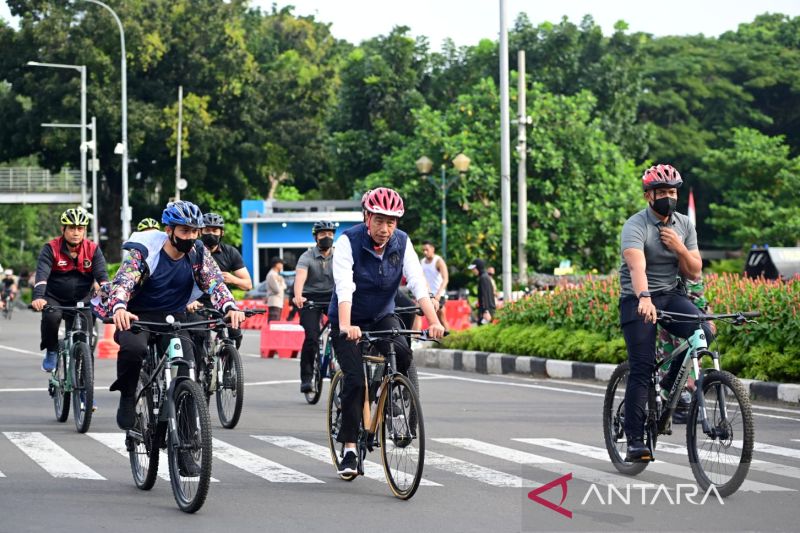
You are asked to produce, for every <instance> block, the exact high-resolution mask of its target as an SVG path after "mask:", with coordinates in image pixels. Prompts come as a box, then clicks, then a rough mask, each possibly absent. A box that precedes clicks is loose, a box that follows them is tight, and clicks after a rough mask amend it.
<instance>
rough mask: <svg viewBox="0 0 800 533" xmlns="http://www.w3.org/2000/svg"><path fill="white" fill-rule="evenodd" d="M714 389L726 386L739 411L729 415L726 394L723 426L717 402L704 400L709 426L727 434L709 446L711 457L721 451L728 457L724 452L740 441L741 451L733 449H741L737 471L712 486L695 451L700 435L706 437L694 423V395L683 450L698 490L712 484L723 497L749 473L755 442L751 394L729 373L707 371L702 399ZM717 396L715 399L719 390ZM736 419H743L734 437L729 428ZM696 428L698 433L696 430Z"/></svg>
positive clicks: (695, 421) (696, 408)
mask: <svg viewBox="0 0 800 533" xmlns="http://www.w3.org/2000/svg"><path fill="white" fill-rule="evenodd" d="M717 386H720V387H726V388H727V389H728V390H730V392H731V393H732V396H733V398H735V399H736V402H737V404H738V410H737V411H736V412H735V413H732V409H731V407H732V406H731V400H732V398H731V399H729V398H728V394H727V393H726V394H725V399H726V401H725V403H726V409H727V412H728V415H729V419H728V420H729V422H728V423H727V424H725V425H721V424H719V423H718V422H717V421H716V415H718V414H719V410H718V403H717V402H716V401H714V402H710V401H709V400H708V399H706V401H705V403H706V413H707V416H708V417H709V424H711V425H712V426H713V428H714V429H718V428H719V429H722V430H723V431H724V433H726V434H727V435H724V438H725V440H724V442H723V441H722V439H720V441H719V444H718V445H715V446H712V448H714V447H716V448H717V449H716V450H713V449H712V455H713V454H716V455H717V456H718V457H719V454H720V452H725V453H724V455H726V456H727V455H728V454H727V451H728V450H730V449H732V444H733V441H734V440H738V439H741V441H742V445H741V448H738V447H737V448H736V449H740V450H741V457H740V458H739V463H738V464H737V465H736V470H735V471H734V472H733V473H732V474H731V476H730V479H729V480H728V481H726V482H724V483H715V482H714V480H713V479H711V477H710V476H709V473H708V472H707V471H706V469H705V468H704V467H703V464H704V461H703V460H702V457H701V453H700V451H701V450H698V442H697V439H698V437H699V436H701V435H705V434H704V433H702V425H700V424H699V422H698V420H697V418H698V414H699V406H698V403H697V396H696V395H695V396H693V398H692V404H691V406H690V407H689V416H688V418H687V421H686V448H687V449H688V451H689V464H690V465H691V467H692V473H693V474H694V477H695V480H696V481H697V484H698V485H699V486H700V488H701V489H702V490H708V488H709V487H710V486H711V485H714V487H715V488H716V490H717V492H718V493H719V495H720V496H721V497H723V498H725V497H727V496H730V495H731V494H733V493H734V492H736V491H737V490H738V489H739V487H740V486H741V484H742V483H743V482H744V480H745V478H746V477H747V473H748V471H749V470H750V461H751V459H752V456H753V442H754V441H755V427H754V423H753V412H752V406H751V404H750V395H749V394H748V392H747V389H746V388H745V386H744V385H743V384H742V382H741V381H739V379H738V378H737V377H736V376H734V375H733V374H731V373H730V372H726V371H724V370H723V371H716V370H710V371H709V372H708V373H707V374H706V375H705V377H704V379H703V395H704V396H705V395H706V393H709V392H712V387H714V388H715V389H716V388H717ZM716 394H717V397H718V389H717V393H716ZM737 417H739V418H741V420H742V429H741V435H737V434H735V430H734V429H733V427H732V426H733V421H734V419H735V418H737ZM720 422H721V421H720ZM698 427H699V428H700V431H698ZM714 442H716V439H714V440H713V441H712V443H714ZM723 448H724V449H723ZM718 474H719V473H718ZM712 475H713V472H712Z"/></svg>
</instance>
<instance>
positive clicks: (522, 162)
mask: <svg viewBox="0 0 800 533" xmlns="http://www.w3.org/2000/svg"><path fill="white" fill-rule="evenodd" d="M517 76H518V77H519V79H518V80H517V151H518V152H519V166H518V167H517V267H518V270H519V283H520V285H527V284H528V255H527V252H526V251H525V245H526V244H527V243H528V177H527V174H526V169H525V166H526V164H527V157H528V154H527V150H528V147H527V141H528V138H527V131H526V126H527V123H528V110H527V104H526V101H525V89H526V86H527V82H526V81H525V50H520V51H519V53H518V54H517Z"/></svg>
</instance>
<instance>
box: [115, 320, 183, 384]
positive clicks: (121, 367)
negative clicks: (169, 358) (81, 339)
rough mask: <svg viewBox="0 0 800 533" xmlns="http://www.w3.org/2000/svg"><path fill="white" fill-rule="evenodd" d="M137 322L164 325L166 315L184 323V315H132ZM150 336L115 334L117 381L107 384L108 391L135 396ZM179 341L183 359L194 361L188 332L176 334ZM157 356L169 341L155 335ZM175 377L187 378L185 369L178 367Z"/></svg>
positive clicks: (162, 336) (126, 333)
mask: <svg viewBox="0 0 800 533" xmlns="http://www.w3.org/2000/svg"><path fill="white" fill-rule="evenodd" d="M134 314H136V315H137V316H138V317H139V320H142V321H146V322H164V319H165V318H166V316H167V315H169V314H171V315H172V316H174V317H175V321H176V322H186V314H185V313H166V312H157V311H156V312H136V313H134ZM150 335H151V333H149V332H145V331H141V332H139V333H133V332H132V331H131V330H127V331H117V332H116V333H115V334H114V340H115V341H116V342H117V344H119V355H118V356H117V380H116V381H115V382H114V383H112V384H111V388H110V390H112V391H115V390H118V391H120V392H121V393H122V396H123V397H132V396H134V395H135V394H136V384H137V383H138V381H139V371H140V370H141V369H142V361H143V360H144V358H145V357H146V356H147V345H148V342H149V340H150ZM179 336H180V339H181V349H182V351H183V359H185V360H187V361H192V360H193V358H194V345H193V343H192V341H191V339H190V337H189V332H188V331H181V332H180V333H179ZM157 338H158V352H159V354H162V353H164V351H165V350H166V349H167V346H168V345H169V337H168V336H165V335H159V336H158V337H157ZM178 372H179V375H188V374H187V369H186V367H185V366H183V365H180V366H179V370H178Z"/></svg>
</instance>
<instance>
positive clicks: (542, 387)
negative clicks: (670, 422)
mask: <svg viewBox="0 0 800 533" xmlns="http://www.w3.org/2000/svg"><path fill="white" fill-rule="evenodd" d="M429 375H431V376H441V377H442V378H443V379H452V380H455V381H468V382H470V383H485V384H488V385H507V386H510V387H521V388H524V389H538V390H549V391H555V392H568V393H570V394H578V395H580V396H593V397H595V398H603V397H605V394H600V393H599V392H587V391H582V390H572V389H562V388H560V387H548V386H546V385H534V384H532V383H514V382H511V381H491V380H488V379H476V378H465V377H461V376H450V375H447V374H429Z"/></svg>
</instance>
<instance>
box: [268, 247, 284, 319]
mask: <svg viewBox="0 0 800 533" xmlns="http://www.w3.org/2000/svg"><path fill="white" fill-rule="evenodd" d="M281 272H283V259H281V258H280V257H273V258H272V261H270V263H269V272H267V307H268V308H269V321H270V322H272V321H273V320H280V319H281V311H282V310H283V300H284V296H285V294H286V280H285V279H283V276H281Z"/></svg>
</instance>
